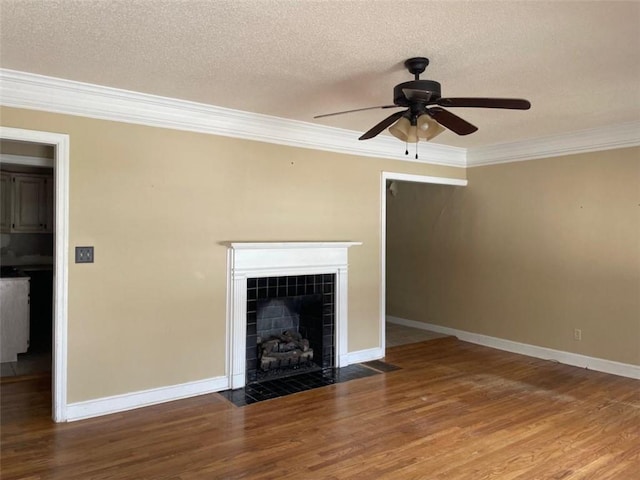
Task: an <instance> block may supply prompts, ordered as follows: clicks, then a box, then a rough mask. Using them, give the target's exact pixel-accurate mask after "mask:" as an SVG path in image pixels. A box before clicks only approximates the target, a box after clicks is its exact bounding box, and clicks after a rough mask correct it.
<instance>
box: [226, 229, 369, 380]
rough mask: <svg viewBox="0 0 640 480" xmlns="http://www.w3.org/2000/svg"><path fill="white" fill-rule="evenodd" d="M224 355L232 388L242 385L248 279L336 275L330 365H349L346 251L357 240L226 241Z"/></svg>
mask: <svg viewBox="0 0 640 480" xmlns="http://www.w3.org/2000/svg"><path fill="white" fill-rule="evenodd" d="M225 245H226V246H227V248H228V250H227V285H228V288H229V291H228V296H227V346H228V350H227V356H226V362H227V363H226V367H225V372H226V373H227V376H228V378H229V385H230V387H231V388H233V389H237V388H242V387H244V386H245V383H246V341H247V278H255V277H280V276H288V275H311V274H325V273H329V274H334V275H335V299H334V304H335V335H334V342H335V366H336V367H344V366H347V365H349V355H348V351H347V348H348V340H347V336H348V333H349V330H348V312H349V310H348V291H349V287H348V271H347V269H348V249H349V247H352V246H355V245H362V242H344V241H340V242H226V243H225Z"/></svg>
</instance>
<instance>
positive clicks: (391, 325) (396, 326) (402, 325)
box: [379, 172, 468, 351]
mask: <svg viewBox="0 0 640 480" xmlns="http://www.w3.org/2000/svg"><path fill="white" fill-rule="evenodd" d="M404 182H410V183H421V184H435V185H444V186H446V185H449V186H458V187H463V186H466V185H467V183H468V182H467V180H465V179H460V178H447V177H432V176H426V175H412V174H406V173H395V172H382V175H381V182H380V205H381V210H382V212H381V235H380V236H381V247H380V250H381V252H380V257H381V261H380V265H381V280H380V285H381V291H380V312H381V314H380V325H379V331H380V346H381V349H382V350H383V351H386V348H387V347H390V346H394V344H398V342H402V338H403V336H409V335H410V336H412V338H413V339H415V337H416V333H418V334H420V335H423V336H424V339H428V338H427V337H429V336H431V337H433V333H432V332H426V331H424V330H422V331H421V332H420V331H416V330H415V327H420V326H421V325H420V324H419V322H415V321H412V319H403V318H399V317H397V316H394V315H391V314H390V312H388V311H387V295H388V288H387V285H388V282H389V278H388V271H389V267H390V265H389V264H388V263H387V262H388V257H389V255H388V242H387V239H388V234H389V232H388V216H387V215H388V210H389V208H388V204H387V202H390V201H393V199H394V198H395V197H397V196H399V195H402V184H403V183H404ZM414 207H415V206H414ZM411 214H412V215H417V213H416V209H415V208H412V210H411ZM414 267H415V264H413V265H412V267H411V268H414ZM389 320H391V322H388V321H389ZM407 327H408V328H410V329H411V330H413V331H411V332H409V331H404V330H406V328H407ZM387 331H389V339H387ZM392 335H393V338H392V337H391V336H392ZM388 340H389V341H388ZM419 341H420V340H419ZM405 343H406V342H405Z"/></svg>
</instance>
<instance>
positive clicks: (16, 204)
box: [1, 172, 54, 233]
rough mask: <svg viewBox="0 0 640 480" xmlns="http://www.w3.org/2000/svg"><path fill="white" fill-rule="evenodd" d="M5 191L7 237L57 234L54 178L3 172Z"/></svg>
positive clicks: (4, 209)
mask: <svg viewBox="0 0 640 480" xmlns="http://www.w3.org/2000/svg"><path fill="white" fill-rule="evenodd" d="M1 188H2V208H1V209H2V227H1V228H2V232H3V233H51V232H53V230H54V228H53V224H54V217H53V190H54V188H53V177H52V176H51V175H39V174H27V173H8V172H2V187H1ZM8 218H10V221H7V219H8Z"/></svg>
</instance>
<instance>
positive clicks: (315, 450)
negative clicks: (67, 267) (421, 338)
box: [0, 337, 640, 480]
mask: <svg viewBox="0 0 640 480" xmlns="http://www.w3.org/2000/svg"><path fill="white" fill-rule="evenodd" d="M385 360H386V361H387V362H388V363H392V364H394V365H397V366H399V367H402V369H401V370H397V371H393V372H389V373H385V374H381V375H375V376H372V377H368V378H363V379H359V380H353V381H350V382H347V383H342V384H337V385H332V386H328V387H323V388H319V389H316V390H310V391H307V392H303V393H299V394H295V395H291V396H287V397H282V398H278V399H274V400H269V401H265V402H260V403H256V404H253V405H249V406H246V407H242V408H238V407H235V406H233V405H232V404H231V403H229V402H227V401H226V400H224V399H223V398H222V397H221V396H220V395H219V394H211V395H203V396H199V397H195V398H191V399H186V400H180V401H176V402H171V403H166V404H163V405H157V406H152V407H148V408H143V409H139V410H135V411H131V412H125V413H121V414H115V415H109V416H105V417H100V418H95V419H89V420H84V421H80V422H73V423H68V424H58V425H56V424H53V423H52V422H51V420H50V419H49V417H50V407H49V402H50V389H49V384H48V378H47V377H40V379H31V380H26V381H11V380H9V381H3V382H2V385H1V386H2V391H1V400H2V405H1V413H2V418H1V426H2V431H1V448H2V451H1V454H2V459H1V460H2V462H1V467H0V468H1V475H0V476H1V478H2V479H3V480H9V479H29V480H33V479H40V478H43V479H44V478H46V479H65V480H74V479H82V480H85V479H107V478H108V479H200V478H202V479H276V478H286V479H290V478H298V479H305V480H309V479H311V480H313V479H341V480H342V479H358V480H359V479H405V478H406V479H447V480H450V479H464V480H467V479H469V480H481V479H500V480H515V479H518V480H531V479H554V480H558V479H562V480H567V479H597V480H607V479H611V480H614V479H615V480H627V479H629V480H632V479H638V478H640V474H639V473H638V472H640V381H638V380H632V379H628V378H623V377H617V376H613V375H607V374H602V373H598V372H593V371H588V370H584V369H579V368H574V367H569V366H565V365H559V364H555V363H552V362H547V361H543V360H537V359H533V358H529V357H524V356H520V355H515V354H510V353H506V352H501V351H498V350H492V349H489V348H485V347H480V346H477V345H472V344H468V343H465V342H461V341H458V340H457V339H455V338H452V337H448V338H440V339H435V340H430V341H426V342H422V343H416V344H411V345H403V346H399V347H394V348H391V349H389V350H388V352H387V357H386V359H385Z"/></svg>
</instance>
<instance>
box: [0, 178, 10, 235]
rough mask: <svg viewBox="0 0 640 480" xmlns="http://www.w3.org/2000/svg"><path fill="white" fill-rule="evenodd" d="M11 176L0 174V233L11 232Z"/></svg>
mask: <svg viewBox="0 0 640 480" xmlns="http://www.w3.org/2000/svg"><path fill="white" fill-rule="evenodd" d="M11 195H12V193H11V175H10V174H9V173H5V172H0V233H8V232H10V231H11V215H12V210H11V204H12V202H11Z"/></svg>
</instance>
